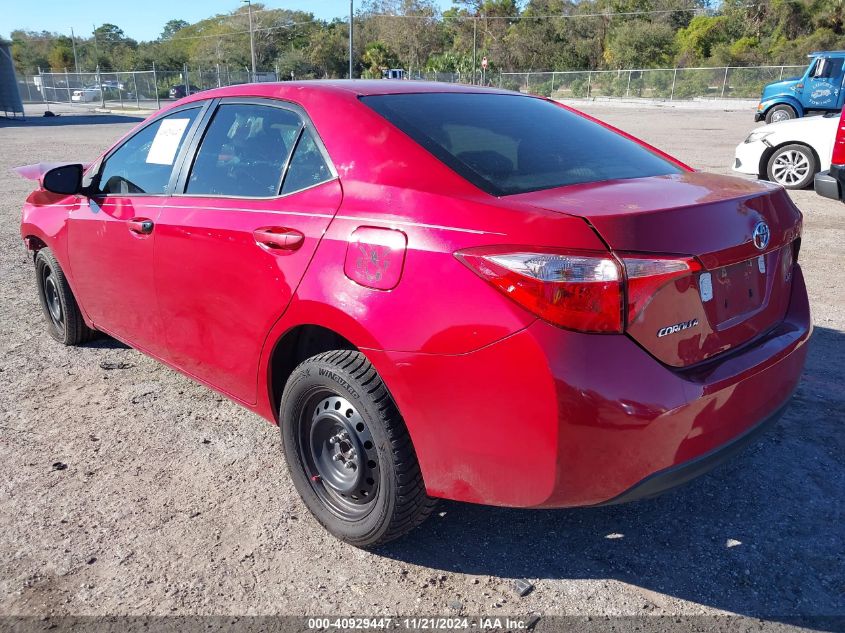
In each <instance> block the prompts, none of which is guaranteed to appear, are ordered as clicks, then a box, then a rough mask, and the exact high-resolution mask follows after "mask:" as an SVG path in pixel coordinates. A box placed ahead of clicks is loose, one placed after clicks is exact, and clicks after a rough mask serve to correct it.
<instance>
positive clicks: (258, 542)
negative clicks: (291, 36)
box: [0, 106, 845, 621]
mask: <svg viewBox="0 0 845 633" xmlns="http://www.w3.org/2000/svg"><path fill="white" fill-rule="evenodd" d="M586 109H587V110H588V111H589V112H590V113H591V114H594V115H597V116H599V117H601V118H604V119H606V120H607V121H609V122H611V123H613V124H615V125H618V126H619V127H621V128H623V129H625V130H628V131H630V132H633V133H634V134H637V135H639V136H641V137H643V138H644V139H646V140H648V141H650V142H651V143H653V144H654V145H656V146H658V147H660V148H662V149H665V150H667V151H669V152H671V153H673V154H675V155H676V156H678V157H680V158H681V159H682V160H685V161H687V162H688V163H690V164H691V165H693V166H695V167H698V168H702V169H706V170H712V171H717V172H723V173H727V172H728V166H729V165H730V163H731V161H732V159H733V148H734V146H735V144H736V143H737V142H739V141H740V140H742V139H743V138H744V137H745V135H746V134H747V133H748V130H749V128H751V127H752V125H753V123H752V115H751V113H750V112H730V113H726V112H718V111H694V112H690V111H677V110H676V111H664V110H659V109H648V110H642V111H640V110H637V109H632V108H624V109H621V108H617V109H614V108H611V107H608V106H591V107H588V108H586ZM125 121H126V120H125V119H121V118H119V117H109V116H101V117H100V118H96V117H72V116H63V117H59V118H57V119H53V120H50V121H48V120H44V119H36V120H34V121H32V123H29V124H24V125H19V124H8V123H0V147H2V148H3V152H2V153H0V186H1V187H2V190H3V191H4V195H3V196H2V202H0V486H2V489H1V491H0V525H2V532H0V614H6V615H8V614H39V615H40V614H333V615H355V614H357V615H374V614H428V615H431V614H447V615H448V614H457V613H466V614H476V615H477V614H490V615H499V616H503V615H508V614H510V615H518V616H525V615H528V614H540V615H543V616H544V617H545V616H550V615H573V614H575V615H599V614H611V615H612V614H672V615H674V614H709V613H719V612H732V613H738V614H744V615H752V616H759V617H761V618H762V619H764V620H766V621H783V620H785V619H787V618H788V616H794V615H818V614H827V615H833V614H838V615H845V569H843V556H844V555H845V523H843V519H845V515H844V513H843V509H844V508H845V504H843V502H845V434H844V433H843V422H845V388H843V384H845V363H843V361H844V360H845V276H843V270H844V269H845V206H843V205H841V204H839V203H834V202H832V201H826V200H823V199H821V198H819V197H818V196H816V195H815V194H814V193H813V192H812V191H802V192H798V193H796V194H795V196H794V199H795V201H796V203H797V204H798V206H799V207H800V208H801V209H802V210H803V211H804V214H805V237H804V243H803V248H802V252H801V263H802V265H803V268H804V272H805V275H806V277H807V282H808V285H809V290H810V296H811V302H812V307H813V311H814V320H815V323H816V330H815V334H814V336H813V339H812V343H811V351H810V358H809V364H808V367H807V371H806V374H805V377H804V380H803V382H802V384H801V387H800V389H799V390H798V393H797V395H796V396H795V399H794V402H793V405H792V407H791V409H790V410H789V412H788V413H787V414H786V416H785V417H784V418H783V420H782V421H781V422H780V423H779V424H778V426H777V427H776V428H775V430H774V431H773V432H771V433H770V434H769V435H768V436H766V438H765V439H764V440H763V441H762V442H761V443H759V444H758V445H756V446H754V447H753V448H750V449H748V450H746V451H745V452H744V453H743V454H742V456H741V457H739V458H737V459H735V460H733V461H731V462H730V463H728V464H726V465H724V466H721V467H720V468H718V469H717V470H716V471H714V472H713V473H712V474H710V475H708V476H706V477H703V478H701V479H699V480H697V481H695V482H693V483H692V484H690V485H688V486H686V487H685V488H683V489H680V490H678V491H676V492H673V493H670V494H667V495H664V496H663V497H661V498H658V499H655V500H650V501H643V502H639V503H636V504H633V505H628V506H617V507H609V508H602V509H585V510H571V511H553V512H550V511H515V510H503V509H492V508H485V507H474V506H470V505H463V504H456V503H442V504H441V506H440V508H439V511H438V513H437V514H435V515H434V516H433V517H432V519H431V520H429V521H428V523H426V524H424V525H423V527H421V528H420V529H418V530H417V531H415V532H414V533H412V534H411V535H410V536H409V537H407V538H405V539H403V540H401V541H399V542H396V543H393V544H391V545H389V546H388V547H385V548H383V549H381V550H379V551H378V552H375V553H367V552H363V551H359V550H356V549H354V548H351V547H348V546H346V545H344V544H342V543H340V542H338V541H336V540H334V539H333V538H332V537H330V536H328V535H327V534H326V533H325V532H324V531H323V530H322V529H321V528H320V527H319V526H318V525H317V524H316V523H315V522H314V521H313V520H312V519H311V518H310V516H309V514H308V513H307V511H306V510H305V508H304V506H303V505H302V503H300V501H299V498H298V497H297V495H296V492H295V491H294V489H293V486H292V484H291V482H290V480H289V479H288V477H287V473H286V471H285V467H284V463H283V457H282V454H281V442H280V438H279V434H278V432H277V429H275V428H273V427H271V426H269V425H268V424H266V423H265V422H263V421H262V420H260V419H259V418H257V417H256V416H254V415H252V414H250V413H247V412H245V411H244V410H242V409H240V408H238V407H237V406H236V405H234V404H232V403H230V402H228V401H226V400H224V399H223V398H222V397H220V396H218V395H217V394H215V393H212V392H211V391H209V390H207V389H205V388H203V387H200V386H198V385H196V384H194V383H192V382H191V381H190V380H189V379H187V378H185V377H183V376H182V375H180V374H178V373H176V372H175V371H172V370H170V369H167V368H165V367H163V366H161V365H159V364H157V363H156V362H155V361H153V360H151V359H149V358H146V357H144V356H142V355H141V354H139V353H137V352H135V351H134V350H132V349H127V348H125V347H123V346H122V345H120V344H118V343H115V342H114V341H110V340H101V341H98V342H96V343H93V344H91V345H88V346H86V347H83V348H77V349H68V348H63V347H61V346H59V345H58V344H56V343H55V342H54V341H53V340H52V339H51V338H50V337H49V336H48V335H47V333H46V331H45V328H44V326H43V324H42V317H41V313H40V308H39V305H38V300H37V298H36V294H35V289H34V278H33V269H32V265H31V261H30V259H29V258H28V257H27V255H26V254H25V252H24V251H23V248H22V245H21V241H20V237H19V234H18V222H19V217H20V207H21V202H22V201H23V199H24V198H25V196H26V194H27V193H28V191H29V190H30V183H29V182H27V181H24V180H21V179H19V178H17V177H16V176H15V175H14V174H12V173H11V172H10V171H9V170H10V169H11V168H12V167H13V166H16V165H21V164H25V163H32V162H37V161H40V160H70V159H81V160H87V159H91V158H93V157H94V156H95V155H96V153H97V152H98V151H99V150H100V149H102V148H103V147H105V146H106V145H107V144H108V143H109V142H110V141H111V140H112V139H114V138H116V137H117V136H119V135H120V134H121V133H123V132H124V131H125V130H127V129H128V128H129V126H130V125H131V123H127V122H125ZM59 464H61V465H59ZM62 465H66V468H62ZM519 578H527V579H529V580H530V581H531V582H533V583H534V584H535V589H534V591H533V592H532V593H530V594H529V595H527V596H526V597H523V598H520V597H518V596H517V595H516V593H515V592H514V591H513V587H512V586H513V581H514V579H519Z"/></svg>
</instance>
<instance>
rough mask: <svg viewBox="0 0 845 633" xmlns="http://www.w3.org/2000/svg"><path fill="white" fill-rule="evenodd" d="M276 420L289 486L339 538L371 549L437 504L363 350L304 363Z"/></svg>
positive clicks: (417, 521) (294, 375) (416, 522)
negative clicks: (426, 485)
mask: <svg viewBox="0 0 845 633" xmlns="http://www.w3.org/2000/svg"><path fill="white" fill-rule="evenodd" d="M279 421H280V424H279V425H280V426H281V431H282V441H283V443H284V448H285V455H286V457H287V463H288V468H289V470H290V473H291V477H292V478H293V482H294V485H295V486H296V488H297V490H298V491H299V494H300V495H301V496H302V499H303V501H305V504H306V505H307V506H308V509H309V510H310V511H311V513H312V514H313V515H314V516H315V517H316V519H317V520H318V521H319V522H320V523H322V524H323V526H325V528H326V529H327V530H328V531H329V532H331V533H332V534H333V535H335V536H336V537H338V538H339V539H341V540H344V541H346V542H348V543H350V544H352V545H355V546H358V547H374V546H377V545H380V544H382V543H386V542H387V541H390V540H393V539H395V538H398V537H399V536H402V535H403V534H405V533H406V532H408V531H409V530H411V529H413V528H414V527H416V526H417V525H419V524H420V523H421V522H422V521H423V520H424V519H425V518H426V517H427V516H428V515H429V514H430V513H431V511H432V510H433V509H434V505H435V500H434V499H432V498H430V497H428V496H427V495H426V493H425V487H424V485H423V480H422V474H421V473H420V468H419V464H418V462H417V457H416V453H415V452H414V447H413V445H412V444H411V438H410V436H409V435H408V430H407V429H406V428H405V423H404V421H403V420H402V417H401V416H400V415H399V411H398V410H397V409H396V405H395V404H394V403H393V399H392V398H391V397H390V394H389V393H388V391H387V388H386V387H385V385H384V383H383V382H382V380H381V378H380V377H379V375H378V374H377V373H376V370H375V369H374V368H373V366H372V365H371V364H370V362H369V361H368V360H367V358H366V357H365V356H364V355H363V354H361V353H360V352H357V351H350V350H338V351H331V352H325V353H323V354H319V355H317V356H314V357H312V358H309V359H308V360H306V361H303V362H302V363H301V364H300V365H299V366H298V367H297V368H296V369H295V370H294V371H293V373H292V374H291V376H290V378H289V379H288V382H287V385H286V386H285V391H284V394H283V396H282V402H281V406H280V412H279Z"/></svg>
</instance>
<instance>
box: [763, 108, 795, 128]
mask: <svg viewBox="0 0 845 633" xmlns="http://www.w3.org/2000/svg"><path fill="white" fill-rule="evenodd" d="M797 117H798V113H797V112H796V111H795V108H793V107H792V106H788V105H786V104H781V105H776V106H774V107H772V108H770V109H769V111H768V112H766V123H779V122H781V121H788V120H789V119H795V118H797Z"/></svg>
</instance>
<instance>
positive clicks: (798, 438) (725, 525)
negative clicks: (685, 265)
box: [378, 328, 845, 628]
mask: <svg viewBox="0 0 845 633" xmlns="http://www.w3.org/2000/svg"><path fill="white" fill-rule="evenodd" d="M843 357H845V334H843V333H842V332H838V331H835V330H830V329H826V328H817V329H816V331H815V334H814V336H813V338H812V340H811V342H810V353H809V359H808V364H807V369H806V371H805V375H804V379H803V380H802V383H801V386H800V387H799V389H798V391H797V392H796V394H795V396H794V399H793V401H792V404H791V406H790V408H789V409H788V410H787V413H786V414H785V415H784V417H783V418H782V419H781V420H780V422H779V423H778V424H777V426H776V427H775V428H774V429H772V430H770V431H769V432H768V433H767V435H765V436H764V438H763V439H761V440H760V441H759V442H758V443H757V444H755V445H753V446H751V447H749V448H747V449H745V451H744V452H743V453H742V454H740V455H739V456H737V457H736V458H734V459H733V460H731V461H729V462H727V463H725V464H723V465H721V466H719V467H718V468H717V469H716V470H714V471H713V472H712V473H710V474H708V475H705V476H703V477H701V478H699V479H697V480H695V481H693V482H691V483H690V484H688V485H686V486H685V487H682V488H679V489H677V490H675V491H671V492H668V493H666V494H664V495H663V496H661V497H658V498H655V499H650V500H644V501H639V502H635V503H632V504H628V505H620V506H608V507H598V508H585V509H570V510H512V509H502V508H490V507H483V506H474V505H469V504H460V503H451V502H443V503H441V504H440V506H439V508H438V510H437V511H436V512H435V515H434V516H433V517H432V518H431V519H429V521H428V522H427V523H424V524H423V525H422V527H420V528H419V529H417V530H415V531H414V532H412V533H411V534H410V535H409V536H408V537H406V538H405V539H402V540H401V541H398V542H395V543H391V544H388V545H387V546H385V547H383V548H381V549H379V550H378V553H379V554H380V555H382V556H386V557H389V558H393V559H397V560H403V561H407V562H409V563H413V564H417V565H423V566H426V567H430V568H434V569H438V570H443V571H451V572H459V573H465V574H480V575H492V576H498V577H501V578H506V579H509V578H528V579H532V580H534V581H536V582H537V589H536V591H540V592H542V591H543V590H544V588H543V580H544V579H575V580H577V579H600V580H603V579H615V580H618V581H622V582H625V583H629V584H631V585H635V586H638V587H642V588H643V589H646V590H650V591H651V592H657V593H659V594H666V595H668V596H673V597H677V598H682V599H684V600H689V601H691V602H695V603H699V604H702V605H707V606H709V607H714V608H717V609H723V610H726V611H731V612H734V613H739V614H742V615H748V616H753V617H760V618H765V619H772V620H777V621H785V622H786V621H790V620H791V618H794V617H795V616H808V615H809V616H813V615H823V616H829V615H845V600H843V593H844V592H845V573H844V572H843V558H845V523H843V517H844V515H845V513H843V509H845V467H843V455H845V450H843V449H845V440H843V438H845V434H843V433H842V422H843V418H845V414H843V411H845V389H842V385H843V384H845V371H843V368H842V363H841V360H840V361H837V360H836V359H837V358H838V359H841V358H843ZM837 394H838V395H837ZM601 476H602V474H601V473H600V472H597V473H596V477H601ZM643 595H644V605H646V604H647V603H649V602H651V601H652V599H654V600H655V605H656V606H658V607H660V599H661V596H656V597H655V596H654V595H653V594H651V593H650V592H649V591H645V592H643ZM649 596H651V598H650V597H649ZM664 600H665V598H664ZM644 605H639V606H640V607H643V608H644V609H645V606H644ZM632 607H633V608H637V606H636V605H632ZM643 613H648V611H647V610H644V611H643ZM805 625H807V626H812V622H810V623H805ZM819 626H820V628H824V627H823V626H822V625H819Z"/></svg>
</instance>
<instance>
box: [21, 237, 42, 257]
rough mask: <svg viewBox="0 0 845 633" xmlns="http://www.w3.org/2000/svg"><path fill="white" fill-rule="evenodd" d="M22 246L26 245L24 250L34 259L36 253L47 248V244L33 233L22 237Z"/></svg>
mask: <svg viewBox="0 0 845 633" xmlns="http://www.w3.org/2000/svg"><path fill="white" fill-rule="evenodd" d="M23 241H24V244H25V245H26V250H28V251H29V252H30V253H32V257H33V258H34V257H35V256H36V255H37V254H38V251H40V250H41V249H42V248H47V242H45V241H44V239H43V238H41V237H40V236H39V235H36V234H35V233H29V234H27V235H24V236H23Z"/></svg>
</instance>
